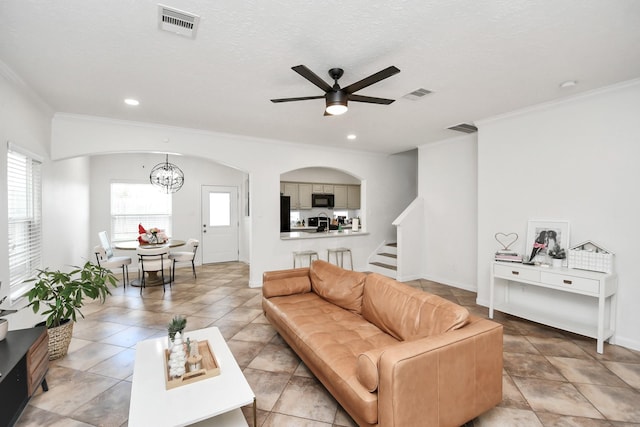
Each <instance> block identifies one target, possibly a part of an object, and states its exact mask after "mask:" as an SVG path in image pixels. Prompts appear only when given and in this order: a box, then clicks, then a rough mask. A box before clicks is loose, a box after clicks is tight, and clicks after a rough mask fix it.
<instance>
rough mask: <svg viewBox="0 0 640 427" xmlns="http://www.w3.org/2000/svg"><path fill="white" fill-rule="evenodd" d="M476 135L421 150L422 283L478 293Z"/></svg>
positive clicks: (427, 146)
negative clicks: (426, 280) (448, 286)
mask: <svg viewBox="0 0 640 427" xmlns="http://www.w3.org/2000/svg"><path fill="white" fill-rule="evenodd" d="M476 135H477V134H470V135H462V136H459V137H455V138H451V139H447V140H444V141H440V142H436V143H431V144H425V145H422V146H420V147H419V150H418V151H419V155H418V158H419V165H420V167H419V172H418V195H419V196H420V197H422V198H423V199H424V211H425V218H424V224H425V231H424V232H425V236H426V240H425V245H424V252H425V253H424V254H423V263H424V266H423V278H425V279H429V280H434V281H437V282H440V283H446V284H448V285H452V286H457V287H459V288H463V289H468V290H476V256H477V245H476V235H477V136H476Z"/></svg>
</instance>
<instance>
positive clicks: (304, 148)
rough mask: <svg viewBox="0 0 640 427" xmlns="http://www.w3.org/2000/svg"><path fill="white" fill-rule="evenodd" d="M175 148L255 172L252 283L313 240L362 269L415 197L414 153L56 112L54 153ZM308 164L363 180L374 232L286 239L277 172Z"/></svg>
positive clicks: (68, 155)
mask: <svg viewBox="0 0 640 427" xmlns="http://www.w3.org/2000/svg"><path fill="white" fill-rule="evenodd" d="M167 151H168V152H173V153H182V154H185V155H191V156H197V157H200V158H202V159H207V160H213V161H216V162H219V163H222V164H225V165H229V166H231V167H234V168H237V169H240V170H243V171H247V172H248V173H249V179H250V185H249V187H250V193H251V205H250V206H251V208H250V209H251V218H250V230H248V232H249V233H250V238H249V241H250V251H251V255H250V259H251V273H250V284H251V285H252V286H259V285H260V284H261V283H262V273H263V272H264V271H268V270H275V269H281V268H290V267H291V265H292V258H291V252H292V251H294V250H300V249H301V248H310V247H314V248H316V249H317V250H318V251H320V253H326V249H327V247H332V246H348V247H351V249H352V251H353V255H354V264H355V266H356V268H358V267H360V268H364V267H365V265H366V259H367V257H368V255H369V254H370V253H371V252H372V251H373V250H374V249H375V248H376V247H377V245H378V244H379V243H380V242H382V241H383V240H386V239H392V238H393V237H394V233H395V229H394V227H393V226H392V225H391V222H392V221H393V220H394V219H395V217H396V216H397V215H398V214H399V213H400V212H402V210H403V209H404V208H405V207H406V206H407V205H408V204H409V203H410V202H411V200H413V199H414V198H415V196H416V193H415V174H416V169H415V164H416V163H415V158H414V157H412V156H410V155H406V154H403V155H398V156H387V155H380V154H373V153H363V152H355V151H348V150H336V149H328V148H326V147H321V146H309V145H298V144H290V143H281V142H278V141H271V140H262V139H255V138H248V137H242V136H236V135H227V134H220V133H215V132H205V131H198V130H193V129H182V128H175V127H170V126H159V125H151V124H144V123H134V122H125V121H116V120H108V119H101V118H95V117H86V116H77V115H68V114H57V115H56V116H55V117H54V120H53V130H52V157H53V158H55V159H64V158H72V157H76V156H87V155H94V154H106V153H116V152H123V153H126V152H128V153H132V152H167ZM305 167H331V168H336V169H339V170H343V171H345V172H348V173H350V174H351V175H354V176H358V177H360V178H361V179H362V193H363V198H362V199H363V204H362V208H361V211H363V212H364V213H363V217H364V218H366V220H365V223H364V227H365V230H367V231H368V232H369V233H370V234H363V235H361V236H359V237H353V238H345V237H341V238H330V239H327V238H325V239H314V240H313V241H308V240H307V241H300V240H294V241H281V240H280V232H279V231H280V230H279V227H278V224H279V223H280V216H279V208H280V205H279V202H278V195H279V194H280V175H281V174H282V173H284V172H288V171H291V170H295V169H299V168H305Z"/></svg>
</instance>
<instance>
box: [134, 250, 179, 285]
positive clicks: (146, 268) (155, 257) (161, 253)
mask: <svg viewBox="0 0 640 427" xmlns="http://www.w3.org/2000/svg"><path fill="white" fill-rule="evenodd" d="M136 253H137V254H138V274H139V275H141V276H142V277H140V295H142V288H144V287H146V284H147V280H148V278H147V277H145V273H151V274H150V277H151V276H153V275H157V273H158V272H159V273H160V276H161V277H160V280H162V291H163V292H164V291H165V283H166V280H165V276H164V269H165V267H166V268H168V269H169V287H171V261H170V260H169V247H167V246H163V247H158V248H145V247H142V246H140V247H138V248H137V249H136Z"/></svg>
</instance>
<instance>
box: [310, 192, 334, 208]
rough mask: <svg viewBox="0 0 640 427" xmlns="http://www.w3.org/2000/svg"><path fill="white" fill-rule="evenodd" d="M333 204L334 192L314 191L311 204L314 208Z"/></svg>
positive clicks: (327, 206)
mask: <svg viewBox="0 0 640 427" xmlns="http://www.w3.org/2000/svg"><path fill="white" fill-rule="evenodd" d="M333 204H334V199H333V194H318V193H314V194H312V195H311V206H312V207H314V208H332V207H333Z"/></svg>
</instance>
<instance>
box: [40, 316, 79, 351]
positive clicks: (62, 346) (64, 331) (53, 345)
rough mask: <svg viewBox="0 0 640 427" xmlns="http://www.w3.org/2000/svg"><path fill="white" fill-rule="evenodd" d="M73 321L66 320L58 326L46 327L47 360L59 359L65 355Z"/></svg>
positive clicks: (69, 341) (71, 333)
mask: <svg viewBox="0 0 640 427" xmlns="http://www.w3.org/2000/svg"><path fill="white" fill-rule="evenodd" d="M73 323H74V322H72V321H70V320H68V321H67V322H66V323H63V324H62V325H60V326H55V327H53V328H49V329H47V332H48V333H49V360H56V359H60V358H61V357H64V356H66V355H67V351H68V350H69V344H70V343H71V336H72V335H73Z"/></svg>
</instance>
